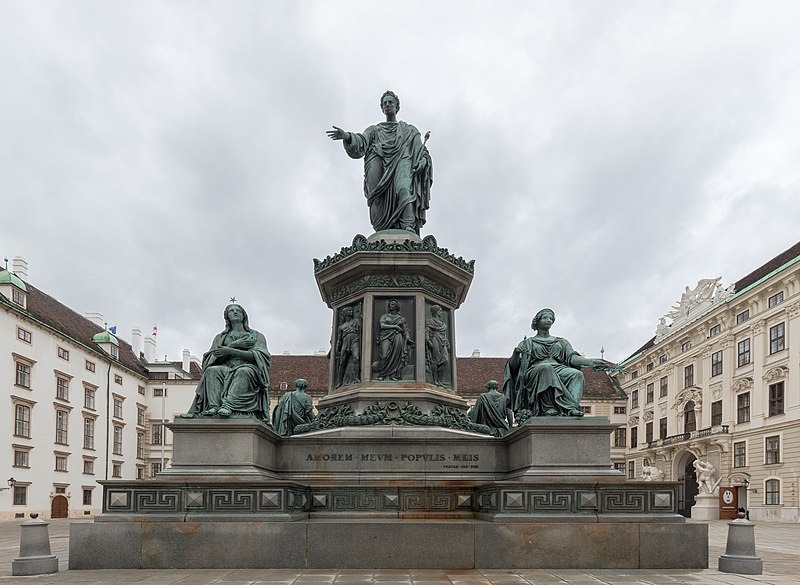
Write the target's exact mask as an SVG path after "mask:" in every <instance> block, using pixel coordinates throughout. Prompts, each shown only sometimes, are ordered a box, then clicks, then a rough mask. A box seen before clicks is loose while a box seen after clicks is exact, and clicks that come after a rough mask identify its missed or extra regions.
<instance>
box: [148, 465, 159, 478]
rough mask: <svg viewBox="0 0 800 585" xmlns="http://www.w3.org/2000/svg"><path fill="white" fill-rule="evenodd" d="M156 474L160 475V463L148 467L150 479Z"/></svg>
mask: <svg viewBox="0 0 800 585" xmlns="http://www.w3.org/2000/svg"><path fill="white" fill-rule="evenodd" d="M157 473H161V462H158V463H153V464H151V465H150V477H155V476H156V474H157Z"/></svg>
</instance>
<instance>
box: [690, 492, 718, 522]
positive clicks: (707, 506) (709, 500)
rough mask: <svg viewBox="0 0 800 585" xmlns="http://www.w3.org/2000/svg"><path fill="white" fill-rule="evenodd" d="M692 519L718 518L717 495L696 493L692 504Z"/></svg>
mask: <svg viewBox="0 0 800 585" xmlns="http://www.w3.org/2000/svg"><path fill="white" fill-rule="evenodd" d="M692 520H719V496H718V495H716V494H697V495H696V496H695V497H694V506H692Z"/></svg>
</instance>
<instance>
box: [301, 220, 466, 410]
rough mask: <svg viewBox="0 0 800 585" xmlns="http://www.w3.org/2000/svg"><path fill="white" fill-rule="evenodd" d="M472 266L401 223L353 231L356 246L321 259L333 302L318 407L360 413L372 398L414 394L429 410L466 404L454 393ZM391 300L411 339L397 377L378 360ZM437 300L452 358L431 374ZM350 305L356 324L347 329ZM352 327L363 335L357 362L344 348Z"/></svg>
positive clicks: (323, 286) (318, 267) (319, 274)
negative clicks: (458, 328) (430, 333)
mask: <svg viewBox="0 0 800 585" xmlns="http://www.w3.org/2000/svg"><path fill="white" fill-rule="evenodd" d="M473 271H474V266H473V262H466V261H464V260H463V259H462V258H457V257H455V256H453V255H452V254H450V253H449V252H448V250H447V249H444V248H439V246H438V245H437V243H436V239H435V238H434V237H433V236H427V237H425V238H424V239H420V237H419V236H417V235H416V234H414V233H413V232H408V231H404V230H387V231H383V232H378V233H376V234H373V235H372V236H370V237H369V238H366V237H364V236H360V235H359V236H356V237H355V238H354V239H353V244H352V246H350V247H347V248H342V250H341V251H340V252H339V253H338V254H336V255H334V256H332V257H331V256H329V257H327V258H325V259H324V260H322V261H319V260H316V261H315V266H314V276H315V278H316V280H317V285H318V286H319V290H320V294H321V295H322V299H323V301H325V303H326V304H327V305H328V306H329V307H331V308H332V309H333V332H332V346H333V351H332V352H331V357H332V359H331V366H330V368H331V369H330V387H329V393H328V396H326V397H323V398H322V399H321V400H320V401H319V405H318V408H319V409H320V410H324V409H326V408H329V407H333V406H343V405H349V406H350V407H351V408H352V409H353V412H354V413H356V414H360V413H361V412H362V411H363V409H364V408H366V407H367V406H369V405H370V404H374V403H375V402H382V403H383V402H387V401H396V402H398V403H406V402H409V401H411V402H413V403H414V404H415V405H416V406H417V407H419V408H420V410H421V411H422V412H423V413H424V414H428V413H430V412H431V410H432V409H433V408H434V407H435V406H436V405H441V406H451V407H456V408H460V409H466V407H467V403H466V401H464V400H463V399H462V398H461V397H459V396H458V395H457V392H456V359H455V356H456V348H455V310H456V309H457V308H458V307H459V306H461V304H462V303H463V302H464V299H465V298H466V296H467V292H468V290H469V286H470V284H471V282H472V276H473ZM392 300H395V301H397V303H398V305H399V313H398V315H399V316H400V317H402V320H403V321H404V323H405V327H406V328H407V331H408V336H409V339H410V344H409V351H408V354H407V358H406V360H405V366H404V367H403V368H402V370H401V371H399V372H398V373H397V375H396V376H393V378H394V379H385V378H382V377H381V375H380V372H379V369H377V368H376V364H378V363H379V362H380V359H381V352H382V349H381V343H380V320H381V316H382V315H385V314H388V313H389V312H390V308H389V302H390V301H392ZM435 307H438V310H440V312H439V313H438V317H437V318H438V320H439V321H440V322H441V323H443V324H444V327H445V330H444V331H445V333H444V336H445V337H446V339H447V345H449V359H448V360H447V363H446V364H439V366H438V369H437V371H436V372H435V374H434V372H432V371H431V364H430V362H428V363H426V335H427V332H426V324H427V323H428V322H429V320H430V319H431V318H432V317H434V316H435V315H433V312H435V311H437V309H436V308H435ZM350 311H352V314H353V319H354V321H353V322H352V323H353V324H351V325H346V326H345V328H343V327H342V325H343V324H344V323H345V322H346V321H347V320H348V318H349V317H348V316H349V314H350ZM354 327H355V328H357V329H358V336H359V339H358V350H359V354H360V355H359V362H358V364H357V367H355V366H353V365H352V364H349V363H348V362H349V360H350V359H351V358H350V357H345V356H344V355H343V354H342V351H341V346H342V341H343V340H346V341H347V342H348V343H350V342H352V339H353V333H352V329H353V328H354ZM348 329H349V330H351V331H350V333H348V331H347V330H348ZM345 353H347V350H345ZM351 353H352V352H351ZM348 368H351V369H350V370H349V373H348V374H346V373H345V372H346V371H348ZM355 372H358V373H357V375H356V374H355Z"/></svg>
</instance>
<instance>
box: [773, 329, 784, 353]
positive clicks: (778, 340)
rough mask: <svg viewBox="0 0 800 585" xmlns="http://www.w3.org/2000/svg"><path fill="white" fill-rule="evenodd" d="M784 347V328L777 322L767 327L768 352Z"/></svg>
mask: <svg viewBox="0 0 800 585" xmlns="http://www.w3.org/2000/svg"><path fill="white" fill-rule="evenodd" d="M785 348H786V328H785V326H784V324H783V323H778V324H777V325H774V326H772V327H770V328H769V353H770V354H773V353H778V352H779V351H783V350H784V349H785Z"/></svg>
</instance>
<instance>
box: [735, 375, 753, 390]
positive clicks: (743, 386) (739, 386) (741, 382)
mask: <svg viewBox="0 0 800 585" xmlns="http://www.w3.org/2000/svg"><path fill="white" fill-rule="evenodd" d="M752 387H753V378H740V379H738V380H736V381H735V382H734V383H733V391H734V392H743V391H745V390H749V389H750V388H752Z"/></svg>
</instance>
